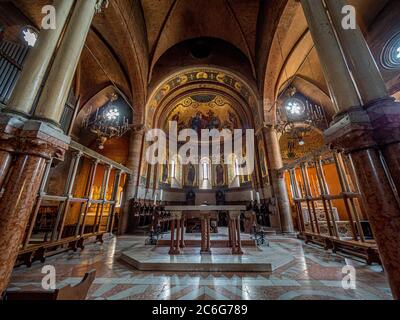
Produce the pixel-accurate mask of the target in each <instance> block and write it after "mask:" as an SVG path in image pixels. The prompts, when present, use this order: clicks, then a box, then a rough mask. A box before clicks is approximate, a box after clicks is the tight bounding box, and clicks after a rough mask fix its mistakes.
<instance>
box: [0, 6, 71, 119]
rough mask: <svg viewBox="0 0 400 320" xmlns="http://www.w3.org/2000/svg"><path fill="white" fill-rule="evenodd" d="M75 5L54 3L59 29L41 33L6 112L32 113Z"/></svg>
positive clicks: (31, 50) (43, 30)
mask: <svg viewBox="0 0 400 320" xmlns="http://www.w3.org/2000/svg"><path fill="white" fill-rule="evenodd" d="M73 4H74V0H54V1H53V6H54V7H55V9H56V21H57V27H56V29H54V30H53V29H49V30H46V29H42V30H41V31H40V34H39V37H38V40H37V42H36V44H35V46H34V47H33V48H32V49H30V52H29V55H28V57H27V60H26V62H25V64H24V68H23V70H22V72H21V75H20V77H19V79H18V82H17V84H16V86H15V88H14V91H13V94H12V96H11V98H10V101H9V103H8V107H7V109H6V110H10V111H11V110H12V111H16V112H19V113H22V114H29V113H30V111H31V109H32V106H33V104H34V102H35V99H36V96H37V94H38V92H39V89H40V86H41V85H42V81H43V78H44V76H45V74H46V71H47V68H48V66H49V63H50V61H51V58H52V57H53V54H54V51H55V49H56V46H57V44H58V41H59V39H60V36H61V33H62V31H63V30H64V26H65V23H66V21H67V18H68V16H69V13H70V11H71V8H72V6H73Z"/></svg>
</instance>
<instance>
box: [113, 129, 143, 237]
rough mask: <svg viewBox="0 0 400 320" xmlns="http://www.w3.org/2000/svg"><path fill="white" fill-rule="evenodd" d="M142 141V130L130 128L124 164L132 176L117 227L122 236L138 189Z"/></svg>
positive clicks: (128, 182) (126, 187)
mask: <svg viewBox="0 0 400 320" xmlns="http://www.w3.org/2000/svg"><path fill="white" fill-rule="evenodd" d="M143 139H144V130H143V128H142V127H137V128H132V131H131V137H130V144H129V155H128V162H127V164H126V166H127V168H129V169H130V170H132V174H131V175H129V176H128V177H127V181H126V185H125V192H124V200H123V205H122V209H123V210H122V215H121V221H120V225H119V233H120V234H124V233H126V232H127V229H128V221H129V203H130V200H131V199H133V198H135V197H136V193H137V189H138V184H139V175H140V158H141V155H142V147H143Z"/></svg>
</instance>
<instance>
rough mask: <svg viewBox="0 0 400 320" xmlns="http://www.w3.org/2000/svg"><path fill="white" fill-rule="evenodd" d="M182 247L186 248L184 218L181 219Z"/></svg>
mask: <svg viewBox="0 0 400 320" xmlns="http://www.w3.org/2000/svg"><path fill="white" fill-rule="evenodd" d="M180 247H181V248H184V247H185V219H184V217H182V219H181V243H180Z"/></svg>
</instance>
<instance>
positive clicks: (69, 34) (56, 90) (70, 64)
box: [34, 0, 105, 124]
mask: <svg viewBox="0 0 400 320" xmlns="http://www.w3.org/2000/svg"><path fill="white" fill-rule="evenodd" d="M103 2H105V1H100V0H77V2H76V5H75V8H74V11H73V13H72V16H71V19H70V21H69V23H68V26H67V28H66V30H65V33H64V36H63V39H62V42H61V44H60V47H59V48H58V50H57V53H56V57H55V59H54V62H53V64H52V68H51V70H50V73H49V75H48V77H47V80H46V82H45V85H44V88H43V91H42V94H41V96H40V99H39V102H38V105H37V107H36V110H35V113H34V114H35V117H36V118H39V119H46V120H48V121H52V122H54V123H56V124H58V123H59V121H60V119H61V115H62V112H63V110H64V105H65V103H66V101H67V98H68V94H69V90H70V88H71V84H72V81H73V78H74V75H75V71H76V68H77V66H78V62H79V59H80V56H81V53H82V50H83V47H84V45H85V41H86V37H87V34H88V32H89V30H90V25H91V24H92V20H93V16H94V14H95V13H96V11H97V10H100V9H101V6H102V4H103Z"/></svg>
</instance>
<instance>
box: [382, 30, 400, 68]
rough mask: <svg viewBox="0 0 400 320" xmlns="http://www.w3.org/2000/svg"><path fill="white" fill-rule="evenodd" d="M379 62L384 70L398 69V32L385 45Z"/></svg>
mask: <svg viewBox="0 0 400 320" xmlns="http://www.w3.org/2000/svg"><path fill="white" fill-rule="evenodd" d="M381 62H382V65H383V67H385V68H386V69H400V32H399V33H397V34H395V35H394V36H393V37H392V38H391V39H390V40H389V41H388V42H387V43H386V45H385V47H384V48H383V51H382V56H381Z"/></svg>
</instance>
